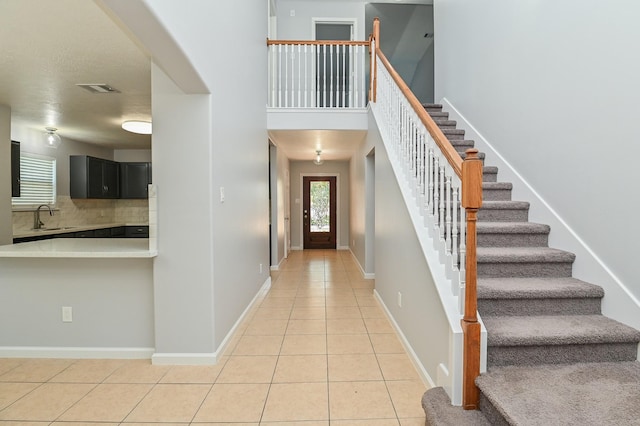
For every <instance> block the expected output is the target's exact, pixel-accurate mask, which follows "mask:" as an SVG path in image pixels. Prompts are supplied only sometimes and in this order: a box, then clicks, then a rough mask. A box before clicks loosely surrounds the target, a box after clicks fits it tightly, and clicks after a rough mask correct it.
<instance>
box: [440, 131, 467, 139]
mask: <svg viewBox="0 0 640 426" xmlns="http://www.w3.org/2000/svg"><path fill="white" fill-rule="evenodd" d="M441 130H442V133H443V134H444V135H445V136H446V137H447V139H457V140H461V139H464V130H462V129H441Z"/></svg>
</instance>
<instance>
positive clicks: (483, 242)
mask: <svg viewBox="0 0 640 426" xmlns="http://www.w3.org/2000/svg"><path fill="white" fill-rule="evenodd" d="M549 231H550V227H549V226H548V225H543V224H539V223H531V222H478V224H477V235H478V240H477V241H478V247H546V246H548V245H549Z"/></svg>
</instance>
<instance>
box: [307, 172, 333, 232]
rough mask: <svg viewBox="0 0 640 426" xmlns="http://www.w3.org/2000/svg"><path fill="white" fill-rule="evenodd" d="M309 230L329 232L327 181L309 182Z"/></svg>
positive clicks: (328, 191)
mask: <svg viewBox="0 0 640 426" xmlns="http://www.w3.org/2000/svg"><path fill="white" fill-rule="evenodd" d="M310 184H311V187H310V191H309V198H310V202H311V206H310V209H311V232H330V231H331V221H330V220H329V211H330V207H331V201H330V200H331V198H330V197H329V195H330V189H329V182H310Z"/></svg>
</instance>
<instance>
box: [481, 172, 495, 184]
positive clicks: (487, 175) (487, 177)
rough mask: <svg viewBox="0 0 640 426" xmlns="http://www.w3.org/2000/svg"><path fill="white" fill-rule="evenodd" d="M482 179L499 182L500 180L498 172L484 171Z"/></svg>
mask: <svg viewBox="0 0 640 426" xmlns="http://www.w3.org/2000/svg"><path fill="white" fill-rule="evenodd" d="M482 181H483V182H497V181H498V173H487V172H484V173H482Z"/></svg>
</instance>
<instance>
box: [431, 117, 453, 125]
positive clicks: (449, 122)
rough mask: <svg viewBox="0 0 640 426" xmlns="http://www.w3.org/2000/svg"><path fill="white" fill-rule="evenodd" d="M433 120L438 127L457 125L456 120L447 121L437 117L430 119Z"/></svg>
mask: <svg viewBox="0 0 640 426" xmlns="http://www.w3.org/2000/svg"><path fill="white" fill-rule="evenodd" d="M431 118H433V121H434V122H435V123H436V124H437V125H438V126H446V127H456V125H457V124H458V123H457V122H456V120H449V119H442V118H439V117H437V118H436V117H431Z"/></svg>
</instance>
